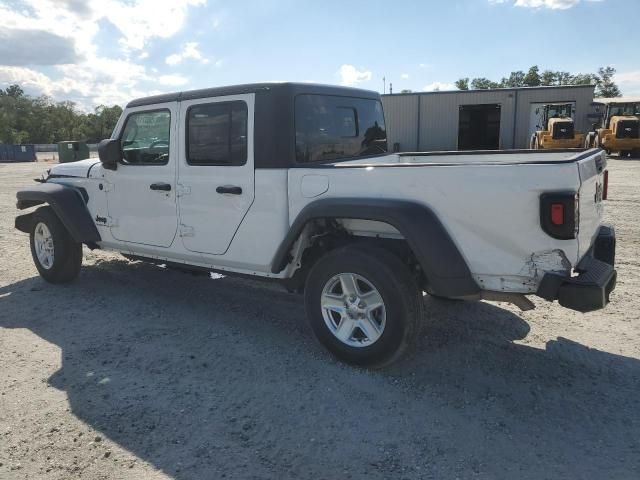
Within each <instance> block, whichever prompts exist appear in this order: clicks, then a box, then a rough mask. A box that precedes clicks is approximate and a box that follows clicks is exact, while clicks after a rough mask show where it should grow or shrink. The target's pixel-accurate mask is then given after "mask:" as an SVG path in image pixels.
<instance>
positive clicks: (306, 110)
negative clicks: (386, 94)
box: [295, 95, 387, 163]
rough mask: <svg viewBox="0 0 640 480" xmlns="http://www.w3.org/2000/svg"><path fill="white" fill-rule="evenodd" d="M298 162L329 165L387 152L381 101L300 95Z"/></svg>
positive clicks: (297, 143) (297, 112)
mask: <svg viewBox="0 0 640 480" xmlns="http://www.w3.org/2000/svg"><path fill="white" fill-rule="evenodd" d="M295 125H296V161H297V162H299V163H310V162H326V161H333V160H343V159H351V158H358V157H365V156H368V155H380V154H384V153H386V152H387V134H386V130H385V125H384V115H383V113H382V104H381V103H380V101H378V100H371V99H364V98H351V97H338V96H331V95H298V96H297V97H296V106H295Z"/></svg>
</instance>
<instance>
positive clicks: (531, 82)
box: [523, 65, 540, 87]
mask: <svg viewBox="0 0 640 480" xmlns="http://www.w3.org/2000/svg"><path fill="white" fill-rule="evenodd" d="M523 83H524V85H525V86H527V87H538V86H540V69H539V68H538V66H537V65H534V66H533V67H531V68H529V71H528V72H527V74H526V75H525V76H524V80H523Z"/></svg>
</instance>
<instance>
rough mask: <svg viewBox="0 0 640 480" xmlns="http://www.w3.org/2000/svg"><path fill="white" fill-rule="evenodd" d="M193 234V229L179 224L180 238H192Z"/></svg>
mask: <svg viewBox="0 0 640 480" xmlns="http://www.w3.org/2000/svg"><path fill="white" fill-rule="evenodd" d="M194 235H195V232H194V230H193V227H189V226H187V225H183V224H180V236H181V237H193V236H194Z"/></svg>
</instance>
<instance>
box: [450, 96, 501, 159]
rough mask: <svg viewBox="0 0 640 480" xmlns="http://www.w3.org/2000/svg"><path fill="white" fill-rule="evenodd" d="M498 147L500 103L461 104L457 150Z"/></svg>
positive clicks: (496, 148)
mask: <svg viewBox="0 0 640 480" xmlns="http://www.w3.org/2000/svg"><path fill="white" fill-rule="evenodd" d="M499 148H500V105H499V104H493V103H492V104H486V105H461V106H460V116H459V124H458V150H498V149H499Z"/></svg>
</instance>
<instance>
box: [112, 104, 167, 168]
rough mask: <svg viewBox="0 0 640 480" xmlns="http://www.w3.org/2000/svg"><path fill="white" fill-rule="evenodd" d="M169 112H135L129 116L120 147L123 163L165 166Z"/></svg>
mask: <svg viewBox="0 0 640 480" xmlns="http://www.w3.org/2000/svg"><path fill="white" fill-rule="evenodd" d="M170 133H171V113H169V110H153V111H146V112H136V113H132V114H131V115H129V117H128V118H127V122H126V124H125V126H124V130H123V132H122V137H121V139H120V146H121V147H122V157H123V162H124V163H128V164H131V165H165V164H166V163H167V162H168V161H169V135H170Z"/></svg>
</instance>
